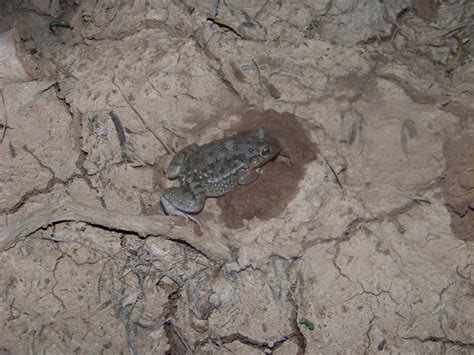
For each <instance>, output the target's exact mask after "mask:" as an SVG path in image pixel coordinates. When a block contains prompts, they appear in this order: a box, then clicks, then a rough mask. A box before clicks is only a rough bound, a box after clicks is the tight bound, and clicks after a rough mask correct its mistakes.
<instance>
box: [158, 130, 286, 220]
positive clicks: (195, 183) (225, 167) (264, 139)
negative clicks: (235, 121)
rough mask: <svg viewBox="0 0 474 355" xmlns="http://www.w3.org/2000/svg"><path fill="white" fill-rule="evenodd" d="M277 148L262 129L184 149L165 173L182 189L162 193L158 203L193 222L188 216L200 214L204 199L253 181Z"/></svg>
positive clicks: (172, 212) (221, 194)
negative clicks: (175, 180)
mask: <svg viewBox="0 0 474 355" xmlns="http://www.w3.org/2000/svg"><path fill="white" fill-rule="evenodd" d="M280 149H281V148H280V144H279V142H278V141H277V140H276V139H275V138H274V137H272V136H271V135H269V134H268V132H267V131H266V130H265V129H263V128H257V129H255V130H250V131H245V132H240V133H237V134H234V135H232V136H229V137H225V138H222V139H218V140H215V141H213V142H210V143H207V144H203V145H197V144H191V145H189V146H187V147H185V148H183V149H182V150H180V151H179V152H178V153H176V155H175V156H174V157H173V159H172V160H171V162H170V164H169V166H168V169H167V171H166V175H167V177H168V179H170V180H174V179H178V181H179V183H180V185H181V186H180V187H171V188H169V189H166V190H164V191H163V193H162V195H161V199H160V201H161V205H162V206H163V209H164V211H165V212H166V213H167V214H169V215H178V216H183V217H185V218H186V219H188V218H189V219H192V220H193V221H195V222H196V220H195V219H194V218H193V217H192V216H190V215H189V214H190V213H199V212H200V211H201V210H202V209H203V208H204V205H205V203H206V199H207V198H209V197H219V196H223V195H225V194H226V193H228V192H229V191H232V190H233V189H234V188H236V187H237V186H238V185H248V184H250V183H252V182H253V181H255V180H256V179H257V177H258V175H259V173H260V171H259V170H258V168H259V167H261V166H262V165H264V164H266V163H267V162H268V161H270V160H272V159H273V158H275V157H276V156H277V155H278V153H279V152H280Z"/></svg>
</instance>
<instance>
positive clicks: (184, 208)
mask: <svg viewBox="0 0 474 355" xmlns="http://www.w3.org/2000/svg"><path fill="white" fill-rule="evenodd" d="M160 201H161V205H162V206H163V209H164V211H165V212H166V214H168V215H174V216H182V217H184V218H186V219H188V218H189V219H191V220H193V221H194V222H196V223H198V222H197V221H196V220H195V219H194V218H193V217H192V216H190V215H189V214H188V213H198V212H200V211H201V210H202V209H203V208H204V204H205V203H206V195H205V194H204V192H202V191H192V190H189V189H184V188H181V187H171V188H169V189H166V190H165V191H163V193H162V195H161V199H160Z"/></svg>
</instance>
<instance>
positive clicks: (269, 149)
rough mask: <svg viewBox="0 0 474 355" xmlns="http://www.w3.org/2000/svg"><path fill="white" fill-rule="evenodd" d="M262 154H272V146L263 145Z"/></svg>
mask: <svg viewBox="0 0 474 355" xmlns="http://www.w3.org/2000/svg"><path fill="white" fill-rule="evenodd" d="M260 152H261V154H262V155H263V156H267V155H270V153H271V152H272V147H270V145H269V144H265V145H264V146H263V147H262V150H261V151H260Z"/></svg>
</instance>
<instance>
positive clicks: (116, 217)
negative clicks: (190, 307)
mask: <svg viewBox="0 0 474 355" xmlns="http://www.w3.org/2000/svg"><path fill="white" fill-rule="evenodd" d="M68 221H76V222H85V223H89V224H91V225H95V226H101V227H105V228H108V229H111V230H119V231H127V232H131V233H136V234H138V235H140V236H143V237H145V236H148V235H153V236H161V237H163V238H166V239H169V240H173V241H179V242H184V243H186V244H189V245H191V246H192V247H193V248H195V249H196V250H198V251H199V252H201V253H202V254H204V255H206V256H207V257H208V258H209V259H211V260H214V261H217V262H222V261H229V260H231V259H232V257H231V252H230V250H229V248H228V247H227V246H226V245H225V244H224V241H222V240H219V237H218V236H215V235H214V236H210V235H209V236H205V235H202V236H197V235H195V233H194V231H193V229H192V227H191V226H190V224H185V225H178V224H175V223H174V221H175V219H174V218H173V217H168V216H157V215H155V216H142V215H133V214H127V213H120V212H116V211H110V210H105V209H100V208H94V207H90V206H87V205H83V204H80V203H75V202H71V201H61V202H57V203H54V204H52V205H50V206H45V207H42V208H40V209H39V210H36V211H34V212H32V213H31V214H30V215H28V216H25V217H24V218H23V219H22V220H21V221H20V222H18V223H17V224H15V225H12V226H10V227H8V228H6V229H3V230H1V231H0V252H3V251H5V250H7V249H10V248H12V247H13V246H14V245H15V244H16V243H17V242H18V241H19V240H22V239H24V238H26V237H28V236H29V235H31V234H32V233H35V232H36V231H38V230H39V229H41V228H45V227H46V226H48V225H51V224H55V223H59V222H68Z"/></svg>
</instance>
